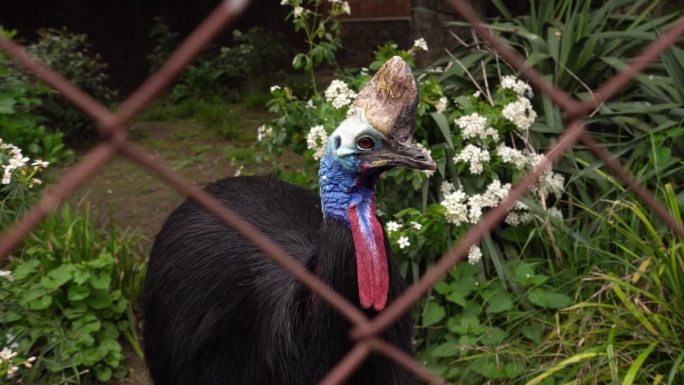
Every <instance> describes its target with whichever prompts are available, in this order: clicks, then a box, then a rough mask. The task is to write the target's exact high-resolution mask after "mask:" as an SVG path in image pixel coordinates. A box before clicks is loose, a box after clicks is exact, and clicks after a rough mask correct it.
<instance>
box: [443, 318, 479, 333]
mask: <svg viewBox="0 0 684 385" xmlns="http://www.w3.org/2000/svg"><path fill="white" fill-rule="evenodd" d="M448 326H449V330H450V331H452V332H454V333H456V334H461V335H464V334H473V335H480V334H483V333H485V332H486V331H487V328H486V327H485V326H482V324H481V323H480V320H479V319H478V317H477V315H475V314H463V315H460V316H457V317H454V318H450V319H449V325H448Z"/></svg>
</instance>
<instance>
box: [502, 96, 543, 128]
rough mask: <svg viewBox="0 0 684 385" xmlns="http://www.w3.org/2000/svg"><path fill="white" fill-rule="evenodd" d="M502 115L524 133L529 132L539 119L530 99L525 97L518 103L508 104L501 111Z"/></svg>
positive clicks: (519, 99) (520, 98)
mask: <svg viewBox="0 0 684 385" xmlns="http://www.w3.org/2000/svg"><path fill="white" fill-rule="evenodd" d="M501 115H503V117H504V118H506V119H508V120H510V121H511V122H513V124H514V125H515V126H516V127H517V128H518V129H519V130H520V131H522V132H525V131H527V130H528V129H529V128H530V126H531V125H532V123H534V121H535V119H537V113H536V112H535V111H534V109H533V108H532V103H531V102H530V99H527V98H525V97H519V98H518V100H517V101H515V102H511V103H509V104H507V105H506V106H505V107H504V108H503V110H502V111H501Z"/></svg>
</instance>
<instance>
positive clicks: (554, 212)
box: [547, 206, 563, 219]
mask: <svg viewBox="0 0 684 385" xmlns="http://www.w3.org/2000/svg"><path fill="white" fill-rule="evenodd" d="M547 211H548V212H549V215H550V216H551V217H553V218H558V219H563V212H562V211H560V209H559V208H558V207H555V206H554V207H550V208H549V209H548V210H547Z"/></svg>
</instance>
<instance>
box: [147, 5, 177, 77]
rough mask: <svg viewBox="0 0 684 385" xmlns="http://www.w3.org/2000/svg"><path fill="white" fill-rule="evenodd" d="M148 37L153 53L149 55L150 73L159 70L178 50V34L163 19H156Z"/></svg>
mask: <svg viewBox="0 0 684 385" xmlns="http://www.w3.org/2000/svg"><path fill="white" fill-rule="evenodd" d="M148 37H149V38H150V40H151V41H152V47H153V48H152V52H151V53H150V54H149V55H147V61H148V62H149V64H150V72H154V71H156V70H158V69H159V68H160V67H161V66H162V64H164V62H165V61H166V59H168V58H169V56H170V55H171V52H173V50H174V48H176V44H177V40H178V33H176V32H173V31H172V30H171V27H170V26H169V25H168V24H167V23H166V21H165V20H164V18H163V17H160V16H158V17H155V18H154V21H153V22H152V27H150V32H149V34H148Z"/></svg>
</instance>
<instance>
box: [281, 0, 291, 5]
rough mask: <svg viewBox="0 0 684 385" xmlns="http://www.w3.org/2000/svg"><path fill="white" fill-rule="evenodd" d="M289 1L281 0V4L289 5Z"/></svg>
mask: <svg viewBox="0 0 684 385" xmlns="http://www.w3.org/2000/svg"><path fill="white" fill-rule="evenodd" d="M289 3H290V2H289V1H288V0H280V5H288V4H289Z"/></svg>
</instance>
